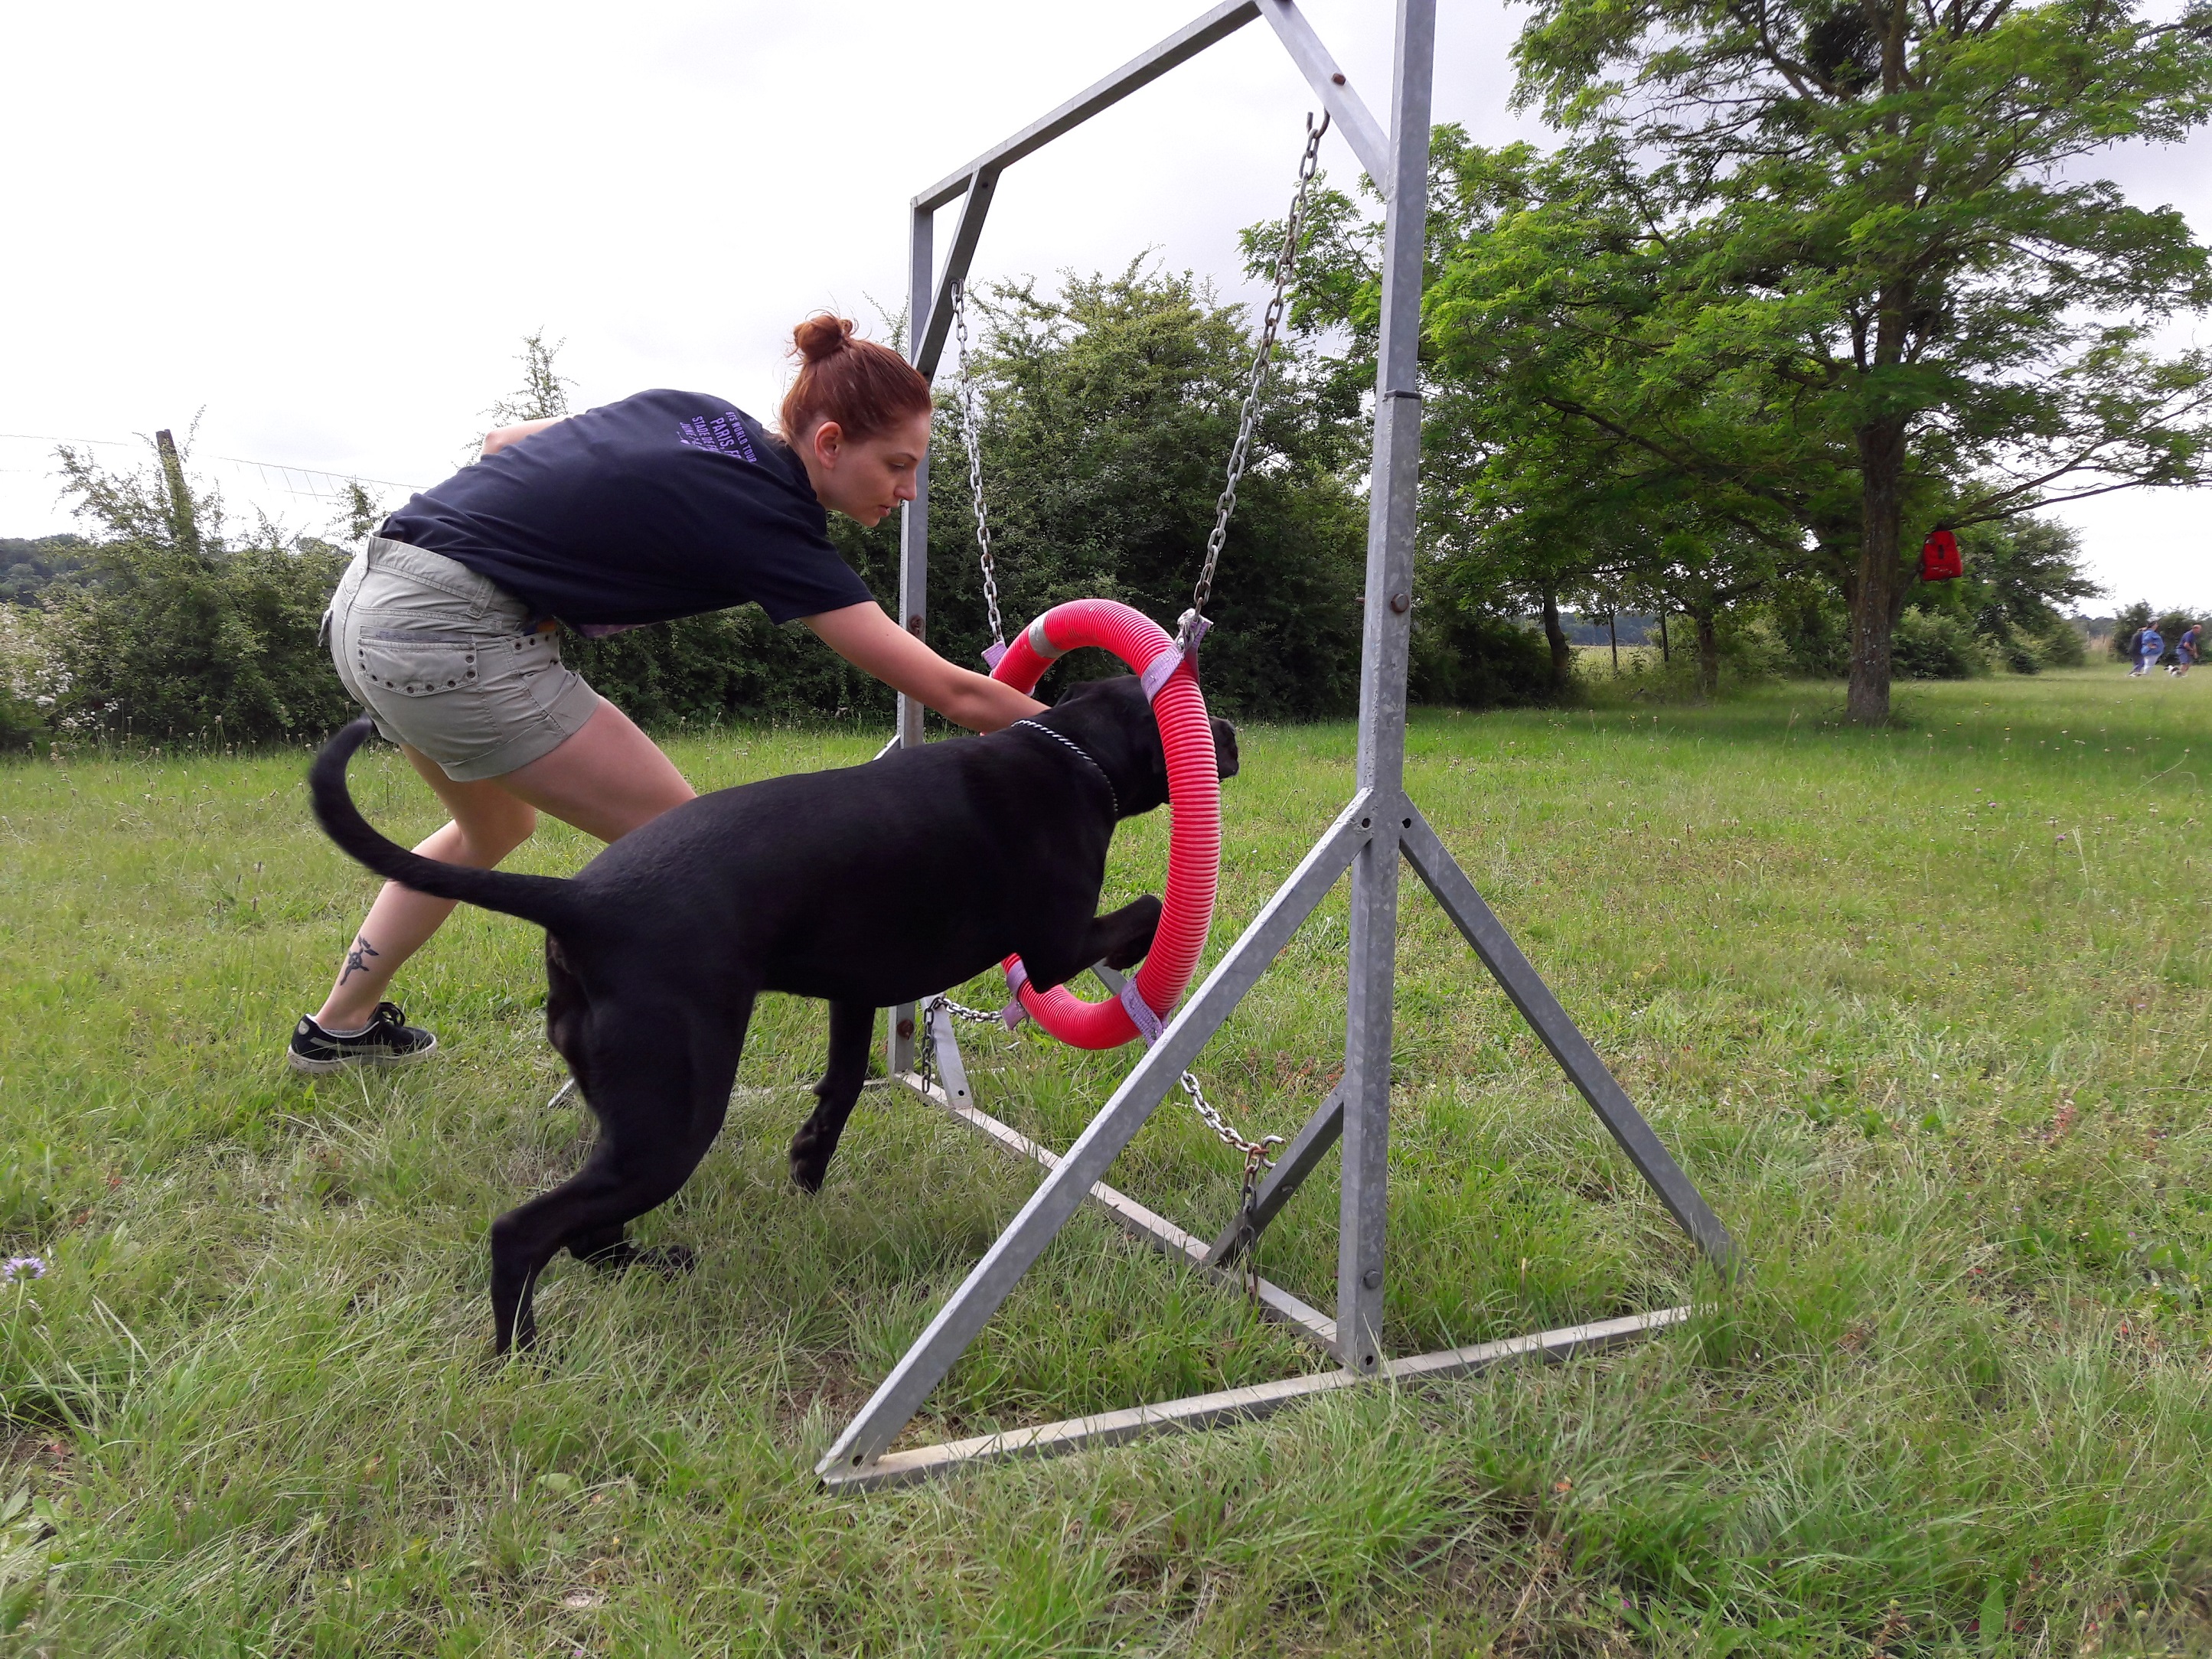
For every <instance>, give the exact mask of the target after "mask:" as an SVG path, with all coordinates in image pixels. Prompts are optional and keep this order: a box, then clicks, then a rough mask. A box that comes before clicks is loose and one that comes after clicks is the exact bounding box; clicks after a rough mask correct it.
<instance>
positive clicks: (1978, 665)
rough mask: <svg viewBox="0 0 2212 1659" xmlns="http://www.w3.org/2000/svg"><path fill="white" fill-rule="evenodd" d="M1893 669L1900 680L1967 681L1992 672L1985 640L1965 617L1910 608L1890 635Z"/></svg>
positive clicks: (1898, 620)
mask: <svg viewBox="0 0 2212 1659" xmlns="http://www.w3.org/2000/svg"><path fill="white" fill-rule="evenodd" d="M1890 665H1891V671H1893V673H1894V674H1896V676H1897V677H1898V678H1900V679H1908V680H1967V679H1972V678H1975V677H1977V676H1978V675H1981V674H1986V673H1987V672H1989V667H1990V665H1989V659H1988V658H1987V657H1986V656H1984V654H1983V651H1982V644H1981V641H1978V640H1977V639H1976V638H1975V637H1974V630H1973V629H1972V627H1971V626H1970V625H1969V624H1968V623H1966V621H1965V620H1964V619H1963V618H1961V617H1955V616H1952V615H1950V614H1948V613H1947V612H1943V611H1906V612H1905V614H1904V615H1903V616H1901V617H1899V618H1898V619H1897V630H1896V632H1895V633H1894V634H1893V635H1891V636H1890Z"/></svg>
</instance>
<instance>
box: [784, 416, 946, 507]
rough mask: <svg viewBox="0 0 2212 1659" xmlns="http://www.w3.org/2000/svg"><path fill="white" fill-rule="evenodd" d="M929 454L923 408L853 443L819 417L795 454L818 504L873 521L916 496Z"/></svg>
mask: <svg viewBox="0 0 2212 1659" xmlns="http://www.w3.org/2000/svg"><path fill="white" fill-rule="evenodd" d="M927 453H929V413H928V411H927V410H921V411H920V412H918V413H916V414H915V415H914V416H912V417H911V418H910V419H908V421H907V422H905V423H904V424H902V425H900V426H895V427H891V428H887V429H886V430H884V431H882V432H878V433H877V434H876V435H874V436H873V437H872V438H863V439H861V440H860V442H858V443H849V442H848V441H846V438H845V432H844V428H842V427H841V426H839V425H838V424H837V422H835V421H824V422H822V424H821V425H819V426H817V427H816V428H814V431H813V433H812V435H811V436H810V437H809V438H808V439H807V441H806V442H805V444H804V445H803V446H802V447H800V450H799V459H801V460H802V461H803V462H804V463H805V466H806V477H807V481H808V482H809V483H811V484H812V485H813V486H814V495H815V498H816V499H817V501H820V502H821V503H822V505H823V506H824V507H834V508H835V509H836V511H838V512H840V513H843V514H844V515H845V516H846V517H847V518H848V519H857V520H860V522H861V523H862V524H865V525H875V524H880V523H882V522H883V517H884V514H885V513H888V512H890V510H891V509H892V508H893V507H896V506H897V505H898V504H899V503H900V502H901V501H912V500H913V499H914V498H915V477H917V476H918V475H919V474H920V472H921V458H922V457H923V456H924V455H926V454H927Z"/></svg>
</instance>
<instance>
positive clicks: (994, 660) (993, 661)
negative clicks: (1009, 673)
mask: <svg viewBox="0 0 2212 1659" xmlns="http://www.w3.org/2000/svg"><path fill="white" fill-rule="evenodd" d="M1005 655H1006V647H1005V646H1003V645H987V646H985V647H983V666H984V667H986V668H987V669H989V670H991V671H992V672H994V673H996V672H997V671H998V668H999V659H1000V658H1001V657H1003V656H1005Z"/></svg>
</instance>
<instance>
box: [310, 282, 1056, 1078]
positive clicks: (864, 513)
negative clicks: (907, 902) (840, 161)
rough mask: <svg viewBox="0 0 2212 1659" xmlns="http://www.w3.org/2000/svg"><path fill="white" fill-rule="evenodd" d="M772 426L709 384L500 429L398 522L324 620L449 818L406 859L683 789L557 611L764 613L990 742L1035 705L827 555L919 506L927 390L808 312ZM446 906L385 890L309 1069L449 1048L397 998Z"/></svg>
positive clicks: (659, 805)
mask: <svg viewBox="0 0 2212 1659" xmlns="http://www.w3.org/2000/svg"><path fill="white" fill-rule="evenodd" d="M793 349H794V350H795V352H796V353H797V355H798V356H799V357H800V358H801V359H802V360H803V361H802V362H801V365H800V368H799V376H798V379H796V380H793V382H792V386H791V390H790V392H788V393H787V395H786V396H785V398H784V400H783V407H782V410H781V420H780V426H781V431H780V432H779V433H774V434H772V433H770V432H769V431H768V430H766V429H765V428H763V427H762V426H761V424H760V423H759V422H757V421H756V420H754V419H753V417H752V416H750V415H747V414H745V413H744V412H743V411H742V410H737V409H734V408H732V407H731V405H730V404H729V403H728V402H727V401H726V399H723V398H710V397H707V396H704V395H702V394H701V393H698V392H639V393H637V394H636V395H635V397H630V398H623V400H622V401H621V402H619V403H613V404H604V405H602V406H601V407H599V408H597V409H590V410H585V411H584V413H582V414H581V415H578V416H573V417H567V416H564V417H562V419H560V420H557V421H531V422H525V423H524V424H522V425H520V426H510V427H504V428H501V429H500V430H499V431H497V432H495V433H493V434H492V435H490V436H489V437H488V438H486V439H485V440H484V446H483V459H482V460H480V461H478V462H477V464H476V465H472V466H469V467H465V468H464V469H463V470H462V471H459V472H458V473H456V474H455V475H454V476H453V477H451V478H449V479H447V481H446V482H445V483H441V484H440V485H438V486H437V487H436V488H435V489H428V490H425V491H423V492H422V494H421V495H416V496H415V497H414V498H413V499H412V500H410V501H409V502H408V503H407V504H406V505H405V506H404V507H401V508H400V509H399V510H398V512H397V513H393V514H392V516H391V517H390V518H388V519H386V520H385V521H384V526H383V528H382V530H381V531H380V532H379V533H378V534H376V535H374V536H372V537H371V538H369V540H368V546H367V547H366V548H364V549H363V550H362V552H361V554H360V555H359V556H357V557H356V559H355V560H354V562H353V564H352V565H351V567H350V568H349V569H348V570H347V571H346V574H345V576H344V579H343V580H341V581H340V582H339V583H338V589H337V595H336V596H335V597H334V598H333V599H331V608H330V611H329V613H328V615H327V616H326V617H325V624H326V626H327V627H328V629H329V632H330V643H331V658H332V659H333V660H334V661H335V662H336V663H337V671H338V678H340V679H342V680H343V681H344V682H345V685H346V690H348V691H349V692H350V693H351V694H352V695H353V696H354V697H355V699H356V701H358V702H362V703H364V704H366V705H367V706H368V710H369V712H370V713H371V714H373V715H374V716H375V719H376V725H377V729H378V730H379V731H380V732H383V733H384V735H385V736H386V737H387V738H391V739H392V742H394V743H396V744H399V745H400V747H401V749H402V750H403V751H404V753H405V755H406V757H407V762H408V764H409V765H410V766H412V767H413V768H414V769H415V770H416V773H417V774H419V775H421V777H422V781H423V782H425V783H427V784H428V785H429V787H430V788H431V789H432V791H433V792H435V793H436V795H437V796H438V799H440V800H441V801H442V802H444V804H445V806H446V810H447V811H448V812H450V813H452V814H453V821H452V822H451V823H447V825H446V826H445V827H444V828H443V829H439V830H437V831H436V832H435V833H434V834H433V835H432V836H430V837H429V839H428V840H427V841H425V842H422V844H421V845H420V846H419V847H417V848H416V851H417V852H419V853H421V854H423V855H424V856H425V857H428V858H434V859H439V860H443V861H445V862H446V863H448V864H464V865H469V866H473V867H475V868H477V869H489V868H490V867H491V866H494V865H496V864H497V863H499V861H500V860H502V859H504V858H505V857H506V856H507V854H509V853H511V852H513V850H514V849H515V848H517V847H519V846H520V845H521V844H522V842H524V841H526V840H527V839H528V838H529V836H530V834H531V832H532V829H535V828H536V827H537V823H538V813H539V812H540V811H547V812H550V813H552V814H553V816H554V817H557V818H560V819H562V821H563V822H565V823H572V824H574V825H575V827H576V828H577V829H581V830H583V831H584V832H585V833H586V834H587V835H591V836H598V837H599V839H600V840H601V841H607V842H611V841H613V840H615V839H616V838H617V837H618V836H623V835H626V834H628V833H629V831H630V830H632V829H636V828H637V827H638V826H639V825H640V824H641V823H647V822H648V821H649V820H651V819H653V818H655V817H659V815H660V814H661V813H663V812H665V811H668V809H669V808H671V807H672V806H680V805H683V804H684V802H685V801H687V800H690V799H691V798H692V789H691V786H690V784H688V783H686V782H685V781H684V778H683V775H682V774H680V773H678V771H677V769H676V768H675V766H674V765H673V764H672V763H671V762H670V760H669V758H668V757H667V756H665V755H664V754H663V753H661V751H660V750H659V748H658V747H657V746H655V744H653V740H652V739H651V738H647V736H646V735H645V734H644V733H643V732H641V731H639V730H638V729H637V727H636V726H633V725H632V724H631V723H630V721H629V719H628V718H627V717H626V716H625V715H624V714H623V712H622V711H621V710H620V709H618V708H616V707H615V706H614V705H613V704H612V703H610V702H605V701H604V700H603V699H602V698H601V697H600V696H599V694H598V693H597V692H595V691H593V690H592V688H591V687H590V686H588V685H586V684H585V683H584V682H583V680H582V679H581V678H580V677H579V676H578V675H577V674H576V673H575V671H574V670H572V669H569V668H566V667H564V666H562V662H561V643H560V637H559V635H557V634H556V632H555V624H556V622H561V623H568V625H569V626H570V627H572V628H574V629H576V630H577V631H578V632H580V633H582V634H586V635H602V634H611V633H616V632H618V631H620V630H621V629H625V628H635V627H638V626H640V625H641V624H643V623H655V622H663V621H666V620H669V619H671V618H673V617H690V616H697V615H699V614H701V613H702V612H705V611H720V610H723V609H725V608H726V607H728V606H731V605H746V604H757V605H760V607H761V608H762V609H763V611H767V612H768V614H769V620H771V621H773V622H776V623H785V622H789V621H791V620H792V619H793V618H794V617H796V618H798V619H799V620H800V621H802V622H804V623H805V624H806V625H807V626H808V627H809V628H811V629H813V630H814V632H815V633H816V634H817V635H820V636H821V638H822V641H823V643H824V644H826V645H828V646H829V648H830V649H831V650H833V651H835V652H836V653H837V654H838V655H839V656H841V657H842V658H844V659H846V661H848V662H849V663H851V664H852V665H854V667H856V668H860V669H862V670H864V671H866V672H868V673H870V674H872V675H874V676H875V677H876V678H878V679H880V680H882V681H883V682H884V684H887V685H890V686H893V687H895V688H896V689H897V690H901V691H903V692H904V693H906V694H907V695H908V696H910V697H913V698H914V699H915V701H917V702H921V703H922V704H924V705H925V706H927V707H928V708H933V709H935V710H936V711H937V712H938V713H939V714H942V715H944V716H945V719H947V720H952V721H954V722H956V723H957V724H959V725H962V726H972V727H974V728H975V730H977V731H979V732H995V731H997V730H998V729H999V728H1000V727H1001V726H1010V725H1012V723H1013V722H1014V721H1016V720H1021V719H1023V718H1024V717H1026V716H1028V715H1030V714H1039V713H1042V705H1041V704H1039V703H1036V702H1032V701H1031V700H1030V698H1028V697H1025V696H1023V695H1022V694H1021V693H1020V692H1018V691H1017V690H1014V689H1013V688H1012V686H1010V685H1005V684H1000V682H998V681H996V680H992V679H987V678H985V677H984V676H982V675H981V674H976V673H971V672H970V671H969V670H967V669H965V668H960V667H957V666H955V665H953V664H951V663H949V662H947V661H945V659H944V658H942V657H940V656H939V655H938V654H937V653H935V652H934V651H932V650H931V649H930V648H929V647H927V646H926V645H924V644H923V643H922V642H921V641H920V640H919V639H917V638H915V636H914V635H911V634H909V633H908V632H907V631H906V629H902V628H901V627H900V626H899V625H898V623H896V622H894V621H892V620H891V618H890V617H888V616H886V615H885V614H884V610H883V607H882V606H881V605H878V604H877V603H876V601H875V599H874V596H873V595H872V594H871V593H870V592H868V587H867V584H866V583H865V582H863V581H862V580H860V577H859V576H858V575H856V574H854V572H853V570H852V568H850V567H849V566H848V565H847V564H846V563H845V562H844V561H843V560H842V558H840V557H839V556H838V555H837V550H836V548H835V547H834V546H832V545H831V544H830V541H829V516H828V512H827V509H829V508H832V507H834V508H836V510H837V511H838V512H840V513H844V514H845V515H846V516H847V517H848V518H851V519H854V520H858V521H859V522H860V523H861V524H864V525H872V524H876V523H878V522H879V521H880V520H882V519H883V517H884V514H885V513H889V512H890V510H891V508H892V507H895V506H896V505H897V504H898V503H899V502H901V501H912V500H914V499H915V477H916V476H917V475H918V473H919V471H920V469H921V462H922V457H923V455H924V454H925V453H927V450H928V448H929V431H930V416H931V412H932V410H931V403H930V393H929V382H928V381H927V380H923V379H922V377H921V375H920V374H918V373H916V372H915V369H914V368H913V367H912V366H911V365H909V364H908V362H906V361H905V359H903V358H902V357H901V356H899V355H898V354H897V353H896V352H895V351H892V350H890V349H889V348H887V347H884V346H881V345H878V344H876V343H873V342H872V341H868V340H862V339H857V338H855V337H854V335H853V325H852V324H850V323H849V322H846V321H843V320H842V319H838V318H835V317H813V318H810V319H808V320H807V321H805V322H804V323H801V324H800V325H799V327H798V329H797V331H795V332H794V334H793ZM452 910H453V905H452V903H451V902H448V901H447V900H443V899H434V898H429V897H427V896H424V895H422V894H421V893H417V892H415V891H413V890H410V889H408V888H405V887H401V886H399V885H398V884H396V883H387V884H386V886H385V888H384V890H383V891H382V892H381V893H380V895H378V896H377V900H376V902H375V903H374V905H373V906H372V907H371V908H370V909H369V913H368V920H367V921H363V922H362V925H361V929H360V931H359V932H358V933H356V934H355V935H354V938H353V942H352V943H351V944H350V945H348V946H347V947H346V951H345V954H344V957H343V960H342V961H341V963H340V964H339V967H338V972H337V981H336V982H335V983H334V984H332V986H331V994H330V996H329V997H328V998H327V999H326V1000H325V1001H324V1003H323V1006H322V1007H321V1008H320V1009H319V1010H318V1011H317V1012H315V1013H314V1014H313V1015H312V1016H310V1017H307V1018H302V1019H301V1021H300V1023H299V1024H298V1025H297V1026H296V1027H295V1028H294V1030H293V1033H292V1040H291V1045H290V1048H289V1053H288V1058H289V1061H290V1064H291V1065H292V1066H293V1067H294V1069H295V1070H297V1071H301V1072H335V1071H337V1070H340V1069H341V1068H343V1067H345V1066H356V1065H361V1064H364V1063H369V1062H385V1063H391V1062H400V1061H409V1060H421V1059H422V1058H424V1057H425V1056H427V1055H428V1054H429V1053H430V1052H431V1050H432V1049H434V1048H436V1047H437V1039H436V1038H435V1036H432V1035H431V1034H430V1033H429V1032H428V1031H426V1030H422V1029H421V1028H420V1027H417V1026H413V1025H410V1024H408V1023H407V1017H406V1015H405V1014H404V1012H401V1010H400V1009H399V1007H398V1006H397V1005H396V1004H393V1003H391V1002H387V1001H386V1000H384V993H385V990H386V987H388V986H389V985H390V984H391V982H392V975H394V974H395V973H397V972H398V969H399V968H400V965H401V964H402V963H404V962H406V960H407V959H408V958H409V957H411V956H413V955H414V954H415V952H416V951H418V950H420V949H421V948H422V945H424V944H425V943H426V942H427V941H428V939H429V938H430V935H431V934H433V933H435V932H436V931H437V930H438V926H439V924H440V923H441V922H442V921H445V919H446V917H447V915H449V914H451V912H452Z"/></svg>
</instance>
